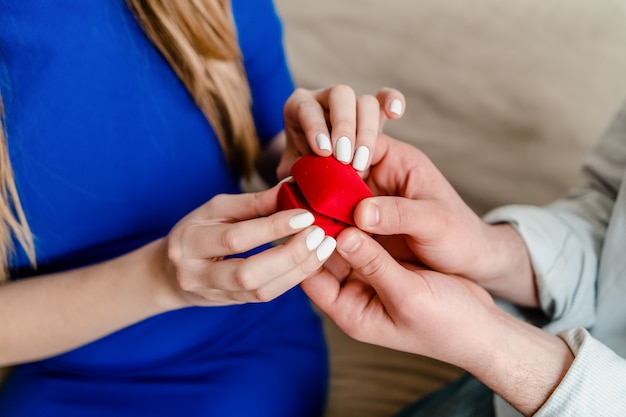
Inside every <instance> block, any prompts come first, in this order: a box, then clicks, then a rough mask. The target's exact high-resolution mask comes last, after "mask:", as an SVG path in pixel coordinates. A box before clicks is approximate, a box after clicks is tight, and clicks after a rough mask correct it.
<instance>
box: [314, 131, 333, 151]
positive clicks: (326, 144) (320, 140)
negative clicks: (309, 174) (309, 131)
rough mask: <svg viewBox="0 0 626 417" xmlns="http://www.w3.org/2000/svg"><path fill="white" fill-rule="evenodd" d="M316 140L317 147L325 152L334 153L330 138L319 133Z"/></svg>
mask: <svg viewBox="0 0 626 417" xmlns="http://www.w3.org/2000/svg"><path fill="white" fill-rule="evenodd" d="M315 140H316V141H317V147H318V148H320V149H321V150H323V151H332V150H333V148H332V146H331V145H330V138H329V137H328V136H327V135H326V134H324V133H318V135H317V136H315Z"/></svg>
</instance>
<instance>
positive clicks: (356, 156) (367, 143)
mask: <svg viewBox="0 0 626 417" xmlns="http://www.w3.org/2000/svg"><path fill="white" fill-rule="evenodd" d="M404 108H405V99H404V96H403V95H402V93H400V92H399V91H397V90H395V89H392V88H382V89H381V90H380V91H378V93H377V94H376V96H373V95H369V94H365V95H361V96H357V95H356V93H355V92H354V90H353V89H352V88H351V87H348V86H346V85H335V86H331V87H328V88H325V89H320V90H306V89H303V88H299V89H297V90H296V91H295V92H294V93H293V94H292V95H291V97H290V98H289V99H288V100H287V102H286V104H285V107H284V117H285V133H286V142H287V144H286V149H285V151H284V152H283V154H282V158H281V161H280V164H279V165H278V169H277V176H278V179H283V178H285V177H287V176H288V175H289V169H290V168H291V166H292V165H293V163H294V162H295V161H296V160H297V159H298V158H299V157H300V156H302V155H305V154H308V153H311V152H313V153H315V154H317V155H320V156H329V155H334V156H335V158H337V159H338V160H339V161H341V162H343V163H346V164H349V163H351V164H352V166H353V167H354V168H355V169H356V170H357V171H365V170H366V169H367V168H368V167H369V164H370V158H371V153H372V152H373V150H374V146H375V143H376V138H377V137H378V134H379V133H380V132H381V131H382V129H383V125H384V123H385V121H386V120H387V119H398V118H400V117H401V116H402V114H403V112H404Z"/></svg>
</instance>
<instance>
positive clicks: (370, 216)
mask: <svg viewBox="0 0 626 417" xmlns="http://www.w3.org/2000/svg"><path fill="white" fill-rule="evenodd" d="M361 210H363V211H362V212H365V213H364V214H363V223H364V225H363V227H366V228H368V227H375V226H376V225H378V223H379V222H380V209H379V208H378V206H377V205H376V204H375V203H370V202H366V203H365V208H362V209H361Z"/></svg>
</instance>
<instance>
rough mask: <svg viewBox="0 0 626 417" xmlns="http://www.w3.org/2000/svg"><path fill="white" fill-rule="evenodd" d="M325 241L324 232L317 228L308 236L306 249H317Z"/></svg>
mask: <svg viewBox="0 0 626 417" xmlns="http://www.w3.org/2000/svg"><path fill="white" fill-rule="evenodd" d="M322 240H324V230H322V228H321V227H317V226H316V227H315V228H314V229H313V230H311V231H310V232H309V234H308V235H306V247H307V248H308V249H309V250H313V249H315V248H317V247H318V246H319V245H320V243H322Z"/></svg>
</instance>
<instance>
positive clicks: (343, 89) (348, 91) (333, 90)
mask: <svg viewBox="0 0 626 417" xmlns="http://www.w3.org/2000/svg"><path fill="white" fill-rule="evenodd" d="M329 95H330V96H331V97H333V98H334V97H336V96H345V95H351V96H356V94H355V93H354V90H353V89H352V87H350V86H349V85H346V84H336V85H334V86H332V87H330V92H329Z"/></svg>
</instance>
